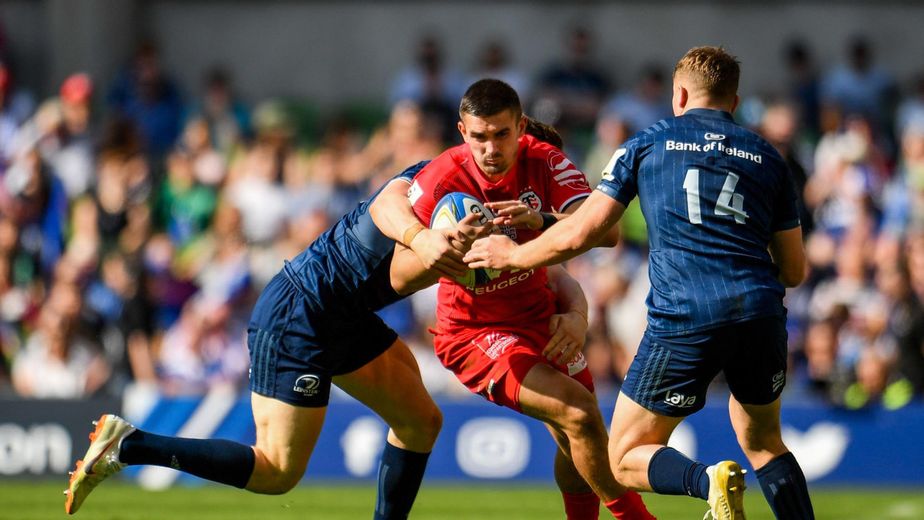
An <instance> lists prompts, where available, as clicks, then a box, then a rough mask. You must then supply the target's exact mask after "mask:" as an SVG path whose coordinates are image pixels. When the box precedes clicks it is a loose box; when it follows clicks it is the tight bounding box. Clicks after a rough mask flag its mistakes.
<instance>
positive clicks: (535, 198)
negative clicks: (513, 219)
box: [520, 190, 542, 211]
mask: <svg viewBox="0 0 924 520" xmlns="http://www.w3.org/2000/svg"><path fill="white" fill-rule="evenodd" d="M520 202H522V203H523V204H526V205H527V206H529V207H530V208H531V209H534V210H536V211H539V209H540V208H541V207H542V199H540V198H539V195H537V194H536V192H535V191H532V190H530V191H527V192H524V193H521V194H520Z"/></svg>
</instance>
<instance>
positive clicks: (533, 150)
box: [520, 135, 576, 172]
mask: <svg viewBox="0 0 924 520" xmlns="http://www.w3.org/2000/svg"><path fill="white" fill-rule="evenodd" d="M521 143H522V145H521V152H520V153H521V156H520V158H521V161H523V162H524V163H525V164H526V166H527V168H528V169H529V170H530V171H539V172H554V171H561V170H564V169H569V168H570V169H576V166H574V164H573V163H572V162H571V160H570V159H568V156H567V155H565V152H563V151H561V150H560V149H558V148H556V147H555V146H552V145H551V144H549V143H547V142H545V141H540V140H539V139H536V138H535V137H533V136H531V135H525V136H523V137H522V141H521Z"/></svg>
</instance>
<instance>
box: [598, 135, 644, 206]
mask: <svg viewBox="0 0 924 520" xmlns="http://www.w3.org/2000/svg"><path fill="white" fill-rule="evenodd" d="M640 147H641V146H640V143H639V140H638V139H637V138H636V139H631V140H629V141H628V142H626V143H625V144H623V146H622V147H621V148H620V149H618V150H616V151H615V152H613V156H612V157H610V162H608V163H607V164H606V166H605V167H604V168H603V175H602V177H601V179H600V184H598V185H597V191H601V192H603V193H604V194H606V195H609V196H610V197H612V198H614V199H616V200H617V201H619V202H620V203H622V205H623V206H628V205H629V202H631V201H632V199H634V198H635V196H636V195H638V169H639V165H640V163H641V154H640Z"/></svg>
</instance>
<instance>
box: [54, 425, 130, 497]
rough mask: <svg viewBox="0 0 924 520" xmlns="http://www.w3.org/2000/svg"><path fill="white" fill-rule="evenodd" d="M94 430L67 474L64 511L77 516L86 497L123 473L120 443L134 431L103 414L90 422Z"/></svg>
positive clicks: (123, 465)
mask: <svg viewBox="0 0 924 520" xmlns="http://www.w3.org/2000/svg"><path fill="white" fill-rule="evenodd" d="M93 424H94V425H95V426H96V429H95V430H93V433H91V434H90V447H89V448H88V449H87V453H86V454H85V455H84V456H83V460H78V461H77V467H76V468H74V471H71V472H70V481H69V482H68V485H67V489H66V490H64V494H65V495H67V500H65V502H64V511H66V512H67V514H69V515H72V514H74V513H76V512H77V509H79V508H80V505H81V504H83V501H84V500H86V498H87V495H89V494H90V492H91V491H93V488H95V487H96V485H97V484H99V483H100V482H102V481H103V480H105V479H107V478H108V477H111V476H112V475H115V474H116V473H118V472H120V471H122V468H124V467H125V466H126V465H125V464H123V463H122V462H120V461H119V451H120V450H121V447H122V440H123V439H125V437H128V436H129V435H131V433H132V432H134V431H135V427H134V426H132V425H131V424H130V423H129V422H128V421H126V420H125V419H123V418H121V417H119V416H118V415H112V414H104V415H103V416H101V417H100V418H99V420H97V421H93Z"/></svg>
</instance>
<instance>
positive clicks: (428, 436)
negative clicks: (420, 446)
mask: <svg viewBox="0 0 924 520" xmlns="http://www.w3.org/2000/svg"><path fill="white" fill-rule="evenodd" d="M418 427H419V432H420V433H419V435H420V436H421V437H423V439H424V440H426V441H428V442H430V443H431V444H432V443H434V442H436V437H437V436H438V435H439V434H440V430H441V429H442V428H443V413H442V412H440V409H439V408H437V407H436V406H433V407H432V408H431V409H430V410H428V412H427V413H426V414H425V415H424V416H422V417H421V420H420V424H419V426H418Z"/></svg>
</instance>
